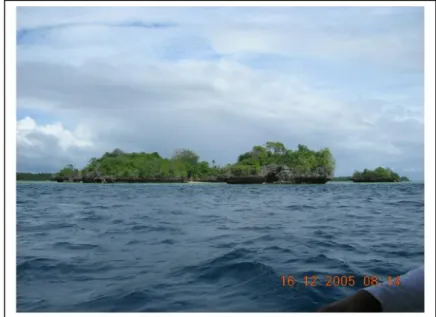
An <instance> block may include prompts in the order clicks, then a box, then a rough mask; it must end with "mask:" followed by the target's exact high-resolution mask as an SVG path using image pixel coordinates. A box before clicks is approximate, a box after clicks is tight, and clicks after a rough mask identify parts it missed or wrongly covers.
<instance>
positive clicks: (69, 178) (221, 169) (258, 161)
mask: <svg viewBox="0 0 436 317" xmlns="http://www.w3.org/2000/svg"><path fill="white" fill-rule="evenodd" d="M335 167H336V162H335V159H334V158H333V155H332V153H331V151H330V150H329V149H328V148H323V149H320V150H318V151H315V150H311V149H309V148H308V147H307V146H305V145H302V144H299V145H298V147H297V149H296V150H291V149H287V148H286V147H285V146H284V145H283V143H281V142H266V144H264V145H256V146H253V147H252V149H251V150H250V151H248V152H245V153H242V154H240V155H239V156H238V158H237V160H236V162H235V163H233V164H227V165H225V166H217V165H216V164H215V161H214V160H213V161H212V164H210V163H209V162H206V161H201V160H200V157H199V156H198V155H197V154H196V153H195V152H194V151H192V150H189V149H180V150H177V151H175V153H174V155H173V156H172V157H170V158H165V157H162V156H161V155H160V154H159V153H157V152H152V153H146V152H133V153H126V152H124V151H122V150H120V149H115V150H113V151H112V152H106V153H104V154H103V155H102V156H101V157H100V158H91V159H90V160H89V163H88V165H86V166H85V167H84V168H83V169H81V170H79V169H77V168H76V167H74V166H73V165H71V164H70V165H67V166H65V167H64V168H63V169H62V170H60V171H59V172H58V173H57V174H56V175H55V176H54V180H56V181H58V182H83V183H118V182H121V183H186V182H226V183H228V184H263V183H267V184H325V183H327V182H328V181H329V180H330V179H331V178H332V176H333V174H334V170H335Z"/></svg>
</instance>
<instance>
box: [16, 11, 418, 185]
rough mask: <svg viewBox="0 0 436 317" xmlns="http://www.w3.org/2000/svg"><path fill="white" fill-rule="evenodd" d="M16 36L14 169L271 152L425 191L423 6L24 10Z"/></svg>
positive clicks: (219, 158) (224, 159)
mask: <svg viewBox="0 0 436 317" xmlns="http://www.w3.org/2000/svg"><path fill="white" fill-rule="evenodd" d="M17 27H18V28H17V76H18V81H17V91H18V95H17V97H18V111H17V142H18V143H17V160H18V161H17V163H18V164H17V165H18V170H21V171H48V172H51V171H56V170H58V169H59V168H60V167H62V166H63V165H65V164H68V163H73V164H76V165H78V166H79V167H82V166H83V165H84V164H86V162H87V161H88V160H89V158H91V157H93V156H100V155H101V154H103V153H104V152H105V151H110V150H112V149H114V148H121V149H124V150H126V151H150V152H154V151H158V152H159V153H161V154H162V155H165V156H169V155H171V154H172V152H173V151H174V150H175V149H177V148H181V147H187V148H191V149H193V150H195V151H196V152H197V153H198V154H199V155H200V156H201V158H203V159H205V160H208V161H211V160H216V161H217V162H218V163H220V164H226V163H228V162H233V161H234V160H235V159H236V157H237V155H238V154H239V153H242V152H245V151H248V150H249V149H250V148H251V147H252V146H253V145H257V144H263V143H265V142H266V141H268V140H273V141H281V142H283V143H284V144H285V145H286V146H287V147H288V148H296V146H297V144H299V143H303V144H306V145H308V146H309V147H311V148H315V149H318V148H322V147H329V148H330V149H331V150H332V152H333V154H334V156H335V158H336V161H337V170H336V175H350V174H351V173H352V172H353V171H354V170H355V169H363V168H374V167H377V166H380V165H381V166H389V167H391V168H393V169H395V170H396V171H398V172H399V173H400V174H404V175H407V176H409V177H411V178H413V179H416V180H421V179H423V175H424V172H423V166H424V115H423V113H424V88H423V86H424V77H423V75H424V9H423V8H419V7H409V8H407V7H348V8H346V7H330V8H329V7H318V8H312V7H307V8H292V7H287V8H265V7H258V8H231V7H227V8H226V7H223V8H187V7H185V8H175V7H174V8H151V7H138V8H132V7H125V8H122V7H118V8H109V7H108V8H104V7H95V8H86V7H75V8H67V7H65V8H62V7H58V8H50V7H45V8H44V7H39V8H38V7H33V8H32V7H22V8H19V9H18V11H17Z"/></svg>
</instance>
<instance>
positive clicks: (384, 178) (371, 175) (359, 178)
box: [351, 167, 409, 183]
mask: <svg viewBox="0 0 436 317" xmlns="http://www.w3.org/2000/svg"><path fill="white" fill-rule="evenodd" d="M351 180H352V181H353V182H355V183H392V182H408V181H409V179H408V178H407V177H405V176H402V177H400V175H398V174H397V173H395V172H394V171H392V170H391V169H390V168H383V167H377V168H376V169H375V170H369V169H366V168H365V169H364V170H363V172H360V171H355V172H354V174H353V176H352V177H351Z"/></svg>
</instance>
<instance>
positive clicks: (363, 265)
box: [17, 183, 424, 312]
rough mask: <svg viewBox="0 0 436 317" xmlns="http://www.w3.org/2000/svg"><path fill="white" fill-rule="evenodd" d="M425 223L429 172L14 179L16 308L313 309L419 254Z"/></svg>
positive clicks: (402, 267)
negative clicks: (384, 176)
mask: <svg viewBox="0 0 436 317" xmlns="http://www.w3.org/2000/svg"><path fill="white" fill-rule="evenodd" d="M423 222H424V185H423V184H406V183H399V184H352V183H348V184H347V183H342V184H341V183H330V184H326V185H315V186H311V185H301V186H299V185H288V186H281V185H253V186H247V185H226V184H174V185H149V184H104V185H103V184H57V183H18V185H17V250H18V251H17V310H18V311H58V312H73V311H74V312H112V311H118V312H119V311H125V312H133V311H205V312H206V311H207V312H217V311H227V312H252V311H262V312H265V311H270V312H273V311H281V312H284V311H291V312H310V311H316V310H317V309H318V308H320V306H322V305H323V304H325V303H329V302H332V301H335V300H338V299H340V298H342V297H343V296H345V295H347V294H350V293H351V292H354V291H356V290H357V289H358V287H362V285H363V284H362V282H363V277H364V276H365V275H377V276H378V277H379V279H380V280H385V279H386V278H387V276H388V275H392V276H395V275H397V274H402V273H404V272H405V271H408V270H410V269H412V268H414V267H415V266H417V265H419V264H421V263H422V262H423V258H424V234H423V232H424V228H423V225H424V223H423ZM282 275H284V276H289V275H292V276H294V278H295V280H296V283H295V284H294V286H292V287H288V286H285V287H283V286H282V280H281V276H282ZM305 275H310V276H311V275H317V276H318V280H317V284H318V283H323V281H324V279H325V275H339V276H343V275H346V276H349V275H353V276H355V278H356V286H354V287H325V286H321V285H320V284H319V285H318V286H316V287H313V286H310V285H309V286H307V287H306V286H305V280H304V276H305ZM311 281H312V280H310V281H309V282H311Z"/></svg>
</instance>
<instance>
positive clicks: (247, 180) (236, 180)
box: [226, 176, 266, 184]
mask: <svg viewBox="0 0 436 317" xmlns="http://www.w3.org/2000/svg"><path fill="white" fill-rule="evenodd" d="M265 181H266V178H265V177H264V176H240V177H236V176H233V177H229V178H227V180H226V183H227V184H263V183H265Z"/></svg>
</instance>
